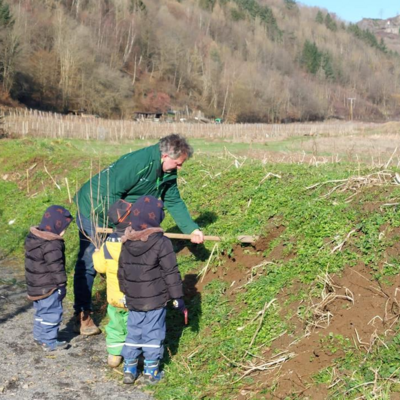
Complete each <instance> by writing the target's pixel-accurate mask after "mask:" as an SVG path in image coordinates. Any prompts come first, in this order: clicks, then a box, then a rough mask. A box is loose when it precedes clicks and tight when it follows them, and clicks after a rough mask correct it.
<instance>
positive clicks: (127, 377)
mask: <svg viewBox="0 0 400 400" xmlns="http://www.w3.org/2000/svg"><path fill="white" fill-rule="evenodd" d="M137 365H138V360H137V358H134V359H130V360H125V361H124V380H123V382H124V383H127V384H132V383H135V381H136V379H137V377H138V371H137Z"/></svg>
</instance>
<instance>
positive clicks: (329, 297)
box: [306, 273, 354, 335]
mask: <svg viewBox="0 0 400 400" xmlns="http://www.w3.org/2000/svg"><path fill="white" fill-rule="evenodd" d="M316 282H317V283H322V285H323V288H322V291H321V298H322V300H321V301H320V302H319V303H313V301H312V299H310V302H311V304H312V305H311V306H310V307H308V309H307V310H306V314H310V315H311V320H308V321H306V324H307V325H306V335H307V333H309V332H310V327H314V328H322V329H326V328H327V327H328V326H329V325H330V320H331V318H332V317H333V314H332V313H331V312H330V311H327V310H326V308H327V306H328V305H329V304H330V303H332V302H333V301H335V300H337V299H342V300H347V301H350V302H352V303H353V304H354V294H353V293H352V292H351V290H350V289H348V288H346V287H340V286H337V285H335V284H334V283H333V281H332V279H331V277H330V276H329V275H328V273H325V274H324V275H320V276H318V277H317V279H316ZM336 289H344V291H345V294H344V295H339V294H337V293H336Z"/></svg>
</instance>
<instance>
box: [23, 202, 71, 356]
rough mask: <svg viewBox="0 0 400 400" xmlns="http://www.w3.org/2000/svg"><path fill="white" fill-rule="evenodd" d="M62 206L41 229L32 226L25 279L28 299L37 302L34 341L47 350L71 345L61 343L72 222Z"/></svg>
mask: <svg viewBox="0 0 400 400" xmlns="http://www.w3.org/2000/svg"><path fill="white" fill-rule="evenodd" d="M72 220H73V217H72V216H71V214H70V212H69V211H68V210H66V209H65V208H64V207H62V206H57V205H54V206H50V207H49V208H48V209H47V210H46V212H45V213H44V215H43V218H42V221H41V223H40V225H39V226H37V227H31V229H30V232H29V234H28V236H27V237H26V239H25V278H26V284H27V288H28V299H29V300H32V301H33V308H34V309H35V317H34V323H33V338H34V341H35V343H36V344H38V345H40V346H42V348H43V350H45V351H54V350H59V349H64V348H66V347H67V346H68V344H67V342H65V341H61V342H59V341H58V340H57V335H58V330H59V326H60V323H61V319H62V314H63V307H62V301H63V299H64V297H65V294H66V285H67V275H66V272H65V245H64V239H63V238H62V236H63V235H64V232H65V230H66V229H67V228H68V226H69V224H70V223H71V222H72Z"/></svg>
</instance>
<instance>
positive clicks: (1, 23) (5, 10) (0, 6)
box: [0, 0, 14, 28]
mask: <svg viewBox="0 0 400 400" xmlns="http://www.w3.org/2000/svg"><path fill="white" fill-rule="evenodd" d="M13 24H14V19H13V17H12V15H11V12H10V7H9V6H8V4H5V3H4V2H3V0H0V27H1V28H7V27H9V26H11V25H13Z"/></svg>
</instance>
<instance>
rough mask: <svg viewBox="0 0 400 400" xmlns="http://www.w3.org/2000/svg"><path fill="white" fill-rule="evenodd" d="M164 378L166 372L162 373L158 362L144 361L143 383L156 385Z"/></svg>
mask: <svg viewBox="0 0 400 400" xmlns="http://www.w3.org/2000/svg"><path fill="white" fill-rule="evenodd" d="M163 377H164V371H160V368H159V361H158V360H155V361H151V360H144V371H143V383H146V384H150V385H154V384H156V383H158V382H160V380H161V379H162V378H163Z"/></svg>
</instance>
